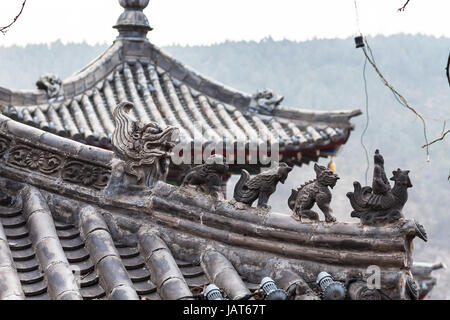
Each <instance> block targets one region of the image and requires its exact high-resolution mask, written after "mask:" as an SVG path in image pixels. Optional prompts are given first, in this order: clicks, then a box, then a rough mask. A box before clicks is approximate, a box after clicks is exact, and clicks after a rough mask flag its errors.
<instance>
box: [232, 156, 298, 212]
mask: <svg viewBox="0 0 450 320" xmlns="http://www.w3.org/2000/svg"><path fill="white" fill-rule="evenodd" d="M291 170H292V168H291V167H289V166H288V165H287V164H286V163H284V162H281V163H279V164H278V165H277V166H274V167H273V168H271V169H269V170H267V171H264V172H261V173H260V174H257V175H256V176H255V177H253V178H250V174H249V173H248V171H247V170H245V169H243V170H242V172H241V177H240V179H239V181H238V182H237V183H236V186H235V187H234V198H233V203H234V202H241V203H245V204H246V205H249V206H251V205H252V203H253V202H254V201H255V200H256V199H258V207H260V208H265V209H268V208H269V206H268V205H267V202H268V201H269V197H270V196H271V195H272V193H274V192H275V190H276V188H277V184H278V182H281V183H284V182H285V181H286V178H287V176H288V174H289V172H291Z"/></svg>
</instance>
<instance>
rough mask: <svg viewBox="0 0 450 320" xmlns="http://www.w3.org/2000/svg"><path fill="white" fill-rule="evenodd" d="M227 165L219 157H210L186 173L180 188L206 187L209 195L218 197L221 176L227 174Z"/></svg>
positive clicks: (222, 158)
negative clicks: (189, 186)
mask: <svg viewBox="0 0 450 320" xmlns="http://www.w3.org/2000/svg"><path fill="white" fill-rule="evenodd" d="M227 172H228V164H227V163H226V160H225V159H224V157H222V156H221V155H211V156H209V157H208V159H206V161H205V163H204V164H202V165H199V166H196V167H194V168H192V169H190V170H189V171H188V173H187V174H186V176H185V177H184V179H183V182H182V184H181V186H185V185H195V186H202V185H204V186H206V187H207V188H208V192H209V194H211V195H212V196H214V197H219V195H220V194H221V193H220V191H221V186H222V176H223V175H224V174H227Z"/></svg>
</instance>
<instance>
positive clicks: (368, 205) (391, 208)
mask: <svg viewBox="0 0 450 320" xmlns="http://www.w3.org/2000/svg"><path fill="white" fill-rule="evenodd" d="M374 163H375V164H374V171H373V181H372V187H368V186H367V187H363V188H362V187H361V184H360V183H359V182H357V181H355V182H353V187H354V192H348V193H347V197H348V198H349V199H350V204H351V205H352V207H353V211H352V213H351V216H352V217H354V218H360V219H361V223H362V224H365V225H384V224H388V223H392V222H395V221H397V220H399V219H400V218H402V217H403V214H402V208H403V206H404V205H405V203H406V201H407V200H408V188H411V187H412V184H411V180H410V179H409V176H408V174H409V170H400V169H397V170H396V171H393V172H392V174H393V176H392V177H391V178H390V180H392V181H394V182H395V184H394V187H393V188H391V185H390V183H389V181H388V180H387V177H386V173H385V171H384V159H383V156H382V155H381V154H380V152H379V151H378V150H376V151H375V156H374Z"/></svg>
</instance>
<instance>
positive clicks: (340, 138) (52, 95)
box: [0, 1, 361, 156]
mask: <svg viewBox="0 0 450 320" xmlns="http://www.w3.org/2000/svg"><path fill="white" fill-rule="evenodd" d="M136 3H138V4H136ZM136 3H135V2H133V1H131V2H130V1H121V5H122V6H124V8H125V11H124V13H123V14H122V16H121V17H120V18H119V20H118V22H117V24H116V25H115V26H114V27H115V28H117V29H118V30H119V37H118V38H117V39H116V40H115V42H114V43H113V44H112V45H111V46H110V47H109V48H108V49H107V50H106V51H105V52H104V53H103V54H102V55H101V56H100V57H98V58H97V59H96V60H94V61H93V62H92V63H90V64H89V65H87V66H86V67H85V68H83V69H82V70H80V71H79V72H77V73H75V74H74V75H72V76H71V77H69V78H67V79H65V80H64V81H61V80H59V79H57V78H56V77H55V76H53V75H46V76H44V77H42V78H41V79H40V81H39V82H38V83H37V85H38V87H39V88H40V89H38V90H31V91H18V90H9V89H6V88H2V87H0V106H1V107H2V108H1V109H2V110H1V111H2V113H3V114H4V115H7V116H9V117H11V118H13V119H15V120H17V121H20V122H23V123H26V124H28V125H31V126H35V127H38V128H41V129H43V130H45V131H49V132H53V133H56V134H58V135H60V136H65V137H69V138H71V139H74V140H77V141H81V142H84V143H87V144H90V145H95V146H100V147H105V148H111V144H110V142H111V134H112V131H113V130H114V123H113V120H112V112H113V110H114V108H115V107H116V105H117V104H118V103H119V102H120V101H123V100H128V101H131V102H133V103H134V104H135V108H134V111H133V112H134V116H135V117H136V118H137V119H139V120H141V121H142V122H143V123H146V122H149V121H156V122H158V123H159V124H160V125H162V126H165V125H172V126H176V127H178V128H179V129H180V139H181V141H183V142H186V143H194V141H196V140H198V139H202V141H203V145H206V144H209V143H211V142H220V141H228V142H231V143H236V142H239V143H241V142H242V143H244V144H247V143H249V141H256V142H259V143H261V142H263V143H264V142H272V143H274V142H276V143H279V145H280V151H281V153H292V154H293V155H294V156H297V153H298V152H299V151H305V152H308V151H311V150H313V151H314V150H316V151H317V152H316V153H317V154H316V155H319V154H320V151H319V150H320V149H322V150H324V152H323V153H324V155H327V151H328V152H330V148H331V153H333V152H334V151H335V150H336V148H335V147H336V146H338V145H340V144H343V143H345V142H346V140H347V139H348V137H349V134H350V131H351V130H352V124H351V123H350V119H351V118H352V117H354V116H356V115H359V114H360V113H361V112H360V111H359V110H343V111H312V110H302V109H298V108H292V107H287V106H283V105H281V100H282V97H281V96H278V95H277V94H275V93H273V92H271V91H260V92H257V94H254V95H251V94H248V93H244V92H240V91H238V90H236V89H233V88H230V87H228V86H225V85H223V84H221V83H219V82H217V81H214V80H211V79H208V78H207V77H205V76H203V75H201V74H199V73H197V72H195V71H193V70H191V69H190V68H188V67H187V66H185V65H184V64H182V63H181V62H179V61H177V60H176V59H174V58H172V57H171V56H170V55H168V54H167V53H165V52H163V51H162V50H161V49H159V48H158V47H156V46H155V45H153V44H152V43H150V42H149V41H148V40H147V39H146V38H145V34H146V33H147V31H149V30H150V29H151V28H150V27H149V25H148V21H147V20H146V18H145V15H144V14H143V13H142V8H144V7H145V6H146V4H147V3H148V1H143V2H142V3H141V2H136ZM136 6H137V7H136ZM130 30H132V31H133V30H134V31H133V32H131V31H130ZM258 93H259V94H258ZM194 124H196V125H194ZM199 124H200V125H201V126H203V128H204V130H203V131H202V130H201V128H200V127H199ZM333 148H334V149H333ZM328 154H329V153H328Z"/></svg>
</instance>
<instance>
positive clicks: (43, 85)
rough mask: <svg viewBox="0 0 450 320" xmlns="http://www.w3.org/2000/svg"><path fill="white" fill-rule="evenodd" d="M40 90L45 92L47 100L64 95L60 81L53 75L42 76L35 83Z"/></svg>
mask: <svg viewBox="0 0 450 320" xmlns="http://www.w3.org/2000/svg"><path fill="white" fill-rule="evenodd" d="M36 86H37V87H38V89H40V90H45V92H46V93H47V97H48V98H49V99H52V98H56V97H58V96H62V95H64V93H63V86H62V81H61V79H60V78H59V77H58V76H56V75H55V74H53V73H47V74H44V75H43V76H41V77H40V78H39V80H38V81H37V82H36Z"/></svg>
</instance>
